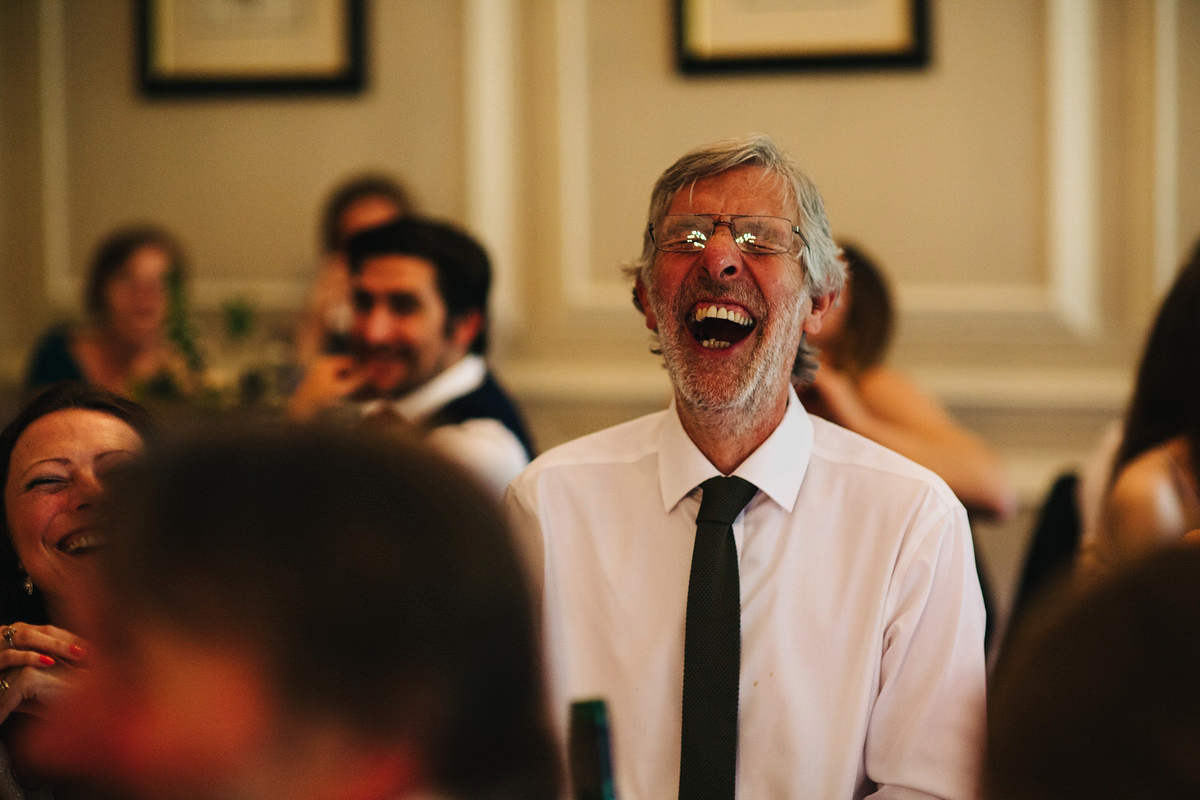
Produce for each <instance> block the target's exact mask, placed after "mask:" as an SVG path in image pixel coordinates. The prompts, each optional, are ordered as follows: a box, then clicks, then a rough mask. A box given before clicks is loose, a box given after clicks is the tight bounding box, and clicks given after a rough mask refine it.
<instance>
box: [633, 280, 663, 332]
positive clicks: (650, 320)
mask: <svg viewBox="0 0 1200 800" xmlns="http://www.w3.org/2000/svg"><path fill="white" fill-rule="evenodd" d="M633 296H634V297H636V298H637V306H638V309H639V310H640V311H641V312H642V314H643V315H644V316H645V317H646V327H647V328H649V329H650V330H652V331H655V332H657V331H658V319H657V318H656V317H655V316H654V307H653V306H652V305H651V304H650V296H649V293H648V292H647V291H646V284H644V283H642V276H641V275H638V277H637V280H636V281H635V282H634V284H633Z"/></svg>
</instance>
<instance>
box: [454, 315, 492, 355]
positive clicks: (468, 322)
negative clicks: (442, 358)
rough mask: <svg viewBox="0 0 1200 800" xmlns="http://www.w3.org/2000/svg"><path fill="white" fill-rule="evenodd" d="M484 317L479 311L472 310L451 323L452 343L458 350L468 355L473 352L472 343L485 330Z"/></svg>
mask: <svg viewBox="0 0 1200 800" xmlns="http://www.w3.org/2000/svg"><path fill="white" fill-rule="evenodd" d="M483 324H484V316H483V312H482V311H480V310H479V309H477V308H475V309H471V310H470V311H464V312H463V313H461V314H459V315H458V316H457V317H455V318H454V319H453V320H451V322H450V341H451V343H453V345H454V347H455V348H456V349H457V350H460V351H461V352H463V353H467V352H469V351H470V350H471V342H473V341H475V337H476V336H478V335H479V332H480V331H481V330H483Z"/></svg>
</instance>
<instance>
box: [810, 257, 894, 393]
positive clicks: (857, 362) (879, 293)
mask: <svg viewBox="0 0 1200 800" xmlns="http://www.w3.org/2000/svg"><path fill="white" fill-rule="evenodd" d="M842 258H843V260H844V261H845V262H846V283H847V290H848V298H847V300H848V303H849V305H847V307H846V315H845V317H844V318H843V321H842V330H841V332H840V333H839V334H838V336H837V338H836V340H835V341H833V342H832V343H831V344H830V345H828V346H827V347H826V350H827V351H829V356H830V357H831V361H832V363H833V364H834V366H836V367H837V368H838V369H840V370H843V371H845V372H847V373H849V374H850V375H852V376H858V375H860V374H861V373H862V372H863V371H864V370H867V369H870V368H871V367H874V366H877V365H879V364H881V363H883V359H884V356H886V355H887V350H888V347H889V346H890V345H891V342H892V329H893V326H894V324H895V311H894V308H893V306H892V295H891V291H890V290H889V289H888V285H887V279H886V278H885V277H884V275H883V271H882V270H881V269H880V268H879V265H878V264H876V263H875V261H874V260H873V259H872V258H871V257H870V256H868V255H867V254H866V252H864V251H863V250H862V249H861V248H859V247H857V246H856V245H854V244H848V243H845V242H843V243H842Z"/></svg>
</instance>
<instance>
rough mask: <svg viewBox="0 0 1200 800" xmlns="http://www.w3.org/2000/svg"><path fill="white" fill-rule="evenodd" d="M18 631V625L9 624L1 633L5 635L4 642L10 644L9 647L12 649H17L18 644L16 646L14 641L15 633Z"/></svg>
mask: <svg viewBox="0 0 1200 800" xmlns="http://www.w3.org/2000/svg"><path fill="white" fill-rule="evenodd" d="M16 632H17V626H16V625H9V626H8V627H6V628H5V629H4V633H3V634H0V635H2V636H3V637H4V643H5V644H6V645H8V648H9V649H10V650H15V649H16V647H17V646H16V645H15V644H14V643H13V634H15V633H16Z"/></svg>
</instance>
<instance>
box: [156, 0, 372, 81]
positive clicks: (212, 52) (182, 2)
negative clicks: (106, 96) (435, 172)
mask: <svg viewBox="0 0 1200 800" xmlns="http://www.w3.org/2000/svg"><path fill="white" fill-rule="evenodd" d="M363 2H364V0H138V2H137V16H138V20H137V28H138V81H139V85H140V87H141V90H142V92H143V93H145V94H146V95H149V96H160V97H161V96H188V95H218V94H234V95H237V94H282V93H303V92H316V93H323V92H339V93H351V92H357V91H360V90H361V89H362V87H363V85H364V83H365V61H366V53H365V52H364V27H365V19H364V13H365V12H364V8H363Z"/></svg>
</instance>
